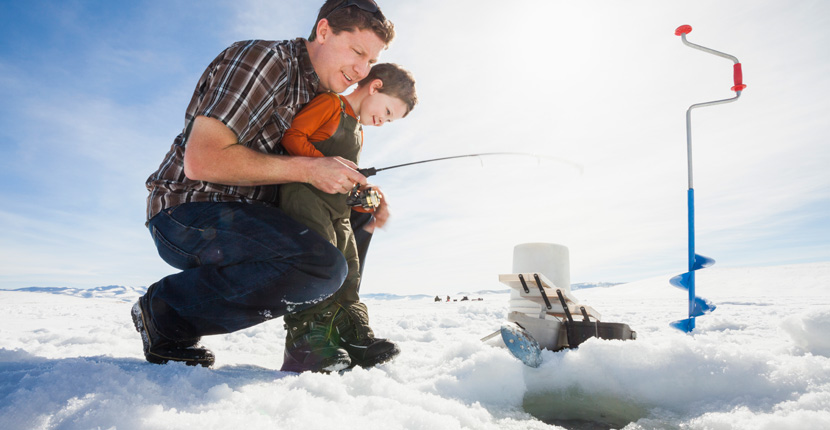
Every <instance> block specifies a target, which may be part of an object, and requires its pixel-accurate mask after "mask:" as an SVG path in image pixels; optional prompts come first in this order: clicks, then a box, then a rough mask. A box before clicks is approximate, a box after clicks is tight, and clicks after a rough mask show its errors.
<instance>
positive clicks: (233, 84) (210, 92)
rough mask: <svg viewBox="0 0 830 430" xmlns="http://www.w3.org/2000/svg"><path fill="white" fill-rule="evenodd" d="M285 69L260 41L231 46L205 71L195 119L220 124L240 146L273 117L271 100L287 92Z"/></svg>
mask: <svg viewBox="0 0 830 430" xmlns="http://www.w3.org/2000/svg"><path fill="white" fill-rule="evenodd" d="M287 69H288V66H287V64H286V62H285V60H284V59H283V58H281V56H280V55H279V53H277V52H276V51H275V50H274V49H271V48H270V47H269V46H268V45H266V44H263V43H262V41H246V42H238V43H236V44H234V45H232V46H231V47H229V48H228V49H226V50H225V51H223V52H222V53H221V54H219V56H217V57H216V59H214V61H213V63H211V65H210V66H209V67H208V69H207V70H206V71H205V74H204V76H203V78H202V80H201V82H200V86H199V88H197V91H200V92H201V93H202V97H200V100H199V101H198V105H197V106H196V109H195V115H194V116H196V115H203V116H207V117H211V118H215V119H218V120H220V121H222V122H223V123H224V124H225V125H226V126H227V127H228V128H230V129H231V130H232V131H233V132H234V133H235V134H236V137H237V139H238V140H239V142H240V143H245V142H247V141H249V140H251V139H252V138H253V135H254V134H255V133H256V132H257V131H258V130H260V129H261V128H262V127H263V125H264V124H265V122H267V121H268V119H269V117H270V116H271V114H272V113H273V100H280V99H281V97H280V94H281V92H285V91H287V87H288V86H287V85H286V82H287V79H288V76H287V75H288V73H287Z"/></svg>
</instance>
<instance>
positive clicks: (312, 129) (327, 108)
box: [281, 93, 340, 157]
mask: <svg viewBox="0 0 830 430" xmlns="http://www.w3.org/2000/svg"><path fill="white" fill-rule="evenodd" d="M339 124H340V102H339V101H338V100H337V96H336V95H334V94H332V93H323V94H320V95H318V96H317V97H315V98H314V99H312V100H311V101H310V102H309V103H308V104H307V105H305V107H303V109H302V110H301V111H299V112H297V115H295V116H294V120H293V121H292V122H291V128H289V129H288V130H286V131H285V134H283V136H282V142H281V143H282V146H283V147H284V148H285V150H286V151H287V152H288V153H289V154H291V155H303V156H307V157H324V156H325V155H324V154H323V153H322V152H320V151H319V150H318V149H317V148H316V147H314V145H313V143H314V142H320V141H323V140H326V139H328V138H329V137H331V136H332V135H333V134H334V132H335V131H337V126H338V125H339Z"/></svg>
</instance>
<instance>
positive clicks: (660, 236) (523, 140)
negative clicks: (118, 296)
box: [0, 0, 830, 295]
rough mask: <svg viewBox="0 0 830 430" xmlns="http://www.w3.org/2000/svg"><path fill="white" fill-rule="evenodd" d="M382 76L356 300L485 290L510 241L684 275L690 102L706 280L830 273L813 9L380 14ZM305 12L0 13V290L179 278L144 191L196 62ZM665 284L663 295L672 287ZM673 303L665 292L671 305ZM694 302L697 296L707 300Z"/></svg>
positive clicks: (824, 34) (87, 5) (829, 9)
mask: <svg viewBox="0 0 830 430" xmlns="http://www.w3.org/2000/svg"><path fill="white" fill-rule="evenodd" d="M380 5H381V7H382V8H383V10H384V13H385V14H386V15H387V16H388V17H389V18H390V19H391V20H392V21H394V23H395V26H396V31H397V38H396V40H395V41H394V42H393V44H392V46H391V47H390V49H389V50H388V51H385V52H384V53H383V54H382V56H381V61H389V62H396V63H399V64H401V65H403V66H405V67H406V68H408V69H409V70H411V71H412V73H413V74H414V75H415V77H416V80H417V88H418V94H419V104H418V106H417V107H416V108H415V110H414V111H413V112H412V113H411V114H410V115H409V116H408V117H407V118H406V119H403V120H401V121H397V122H396V123H393V124H390V125H387V126H385V127H382V128H379V129H373V128H371V127H369V128H367V129H366V132H365V139H366V143H365V147H364V152H363V154H362V156H361V165H362V166H363V167H384V166H389V165H394V164H400V163H405V162H409V161H416V160H422V159H428V158H435V157H444V156H451V155H462V154H471V153H481V152H498V151H510V152H522V153H532V154H539V155H540V157H538V158H534V157H521V156H504V157H482V158H480V159H479V158H469V159H462V160H456V161H445V162H436V163H429V164H423V165H419V166H413V167H406V168H400V169H395V170H389V171H385V172H381V173H379V174H378V175H377V176H376V177H374V178H372V182H373V183H375V184H377V185H378V186H380V187H381V188H382V189H383V190H384V192H385V194H386V195H387V197H388V203H389V206H390V209H391V211H392V219H391V220H390V222H389V224H388V226H387V227H386V228H385V229H384V230H382V231H379V232H377V234H376V235H375V237H374V239H373V243H372V247H371V249H370V251H369V256H368V260H367V264H366V269H365V272H364V281H363V284H362V287H361V291H363V292H369V293H391V294H447V293H453V292H457V291H459V290H460V289H461V285H462V284H463V285H464V286H465V288H466V286H468V285H469V284H470V283H471V282H472V283H473V284H474V285H480V286H481V289H490V288H499V285H500V284H499V283H498V281H497V275H498V274H499V273H510V272H511V269H512V266H511V262H512V250H513V247H514V246H515V245H516V244H520V243H526V242H550V243H558V244H562V245H566V246H568V247H569V250H570V272H571V273H570V275H571V281H572V282H575V283H577V282H627V281H634V280H638V279H644V278H649V277H652V276H662V275H665V276H667V282H668V277H671V276H673V275H674V274H678V273H681V272H683V271H685V267H686V264H687V263H686V255H687V254H686V247H687V227H686V213H687V207H686V190H687V188H688V182H687V152H686V125H685V112H686V109H687V108H688V106H689V105H691V104H694V103H699V102H705V101H711V100H719V99H725V98H729V97H732V96H733V95H734V93H733V92H732V91H730V87H731V86H732V84H733V83H732V64H731V62H730V61H728V60H726V59H723V58H719V57H716V56H713V55H710V54H706V53H703V52H700V51H696V50H693V49H690V48H688V47H686V46H684V45H683V44H682V42H681V40H680V38H679V37H677V36H675V35H674V30H675V28H677V27H678V26H679V25H682V24H689V25H692V27H693V31H692V32H691V33H690V34H689V35H688V39H689V41H691V42H693V43H697V44H700V45H703V46H707V47H709V48H713V49H716V50H719V51H723V52H726V53H729V54H732V55H734V56H736V57H738V58H739V59H740V60H741V62H742V64H743V71H744V83H746V84H747V85H748V87H747V89H746V90H745V91H744V92H743V93H742V95H741V97H740V99H739V100H738V101H736V102H734V103H730V104H727V105H723V106H716V107H709V108H705V109H698V110H695V111H694V113H693V115H692V131H693V160H694V177H695V183H694V187H695V196H696V205H695V209H696V229H697V233H696V243H697V250H698V252H699V253H701V254H703V255H707V256H709V257H712V258H714V259H715V260H717V261H718V263H717V264H718V265H719V266H722V267H742V266H758V265H764V266H767V265H776V264H788V263H805V262H818V261H828V260H830V174H828V173H827V169H826V167H825V166H826V165H828V164H830V145H828V143H827V139H828V138H827V136H828V135H830V121H828V118H830V115H828V114H830V98H828V96H829V95H830V55H828V54H827V50H826V47H827V46H828V45H830V4H828V3H827V2H824V1H819V0H816V1H806V0H799V1H784V0H777V1H773V0H763V1H756V0H738V1H730V2H719V1H696V2H680V1H658V0H649V1H640V0H630V1H623V0H616V1H611V0H601V1H584V2H569V1H561V0H517V1H514V2H510V3H509V5H508V4H506V3H504V2H496V1H490V0H464V1H452V2H446V1H440V0H423V1H418V2H402V1H385V2H383V1H382V2H381V3H380ZM319 6H320V4H318V3H317V2H310V1H307V0H302V1H300V0H292V1H265V0H243V1H236V2H220V1H212V0H207V1H199V2H195V1H192V2H191V1H179V0H172V1H171V0H165V1H152V0H148V1H134V2H128V3H126V4H124V3H119V2H105V1H65V2H50V1H39V0H34V1H26V2H22V1H4V2H3V3H2V5H0V10H2V13H0V100H2V103H0V201H1V202H2V204H0V223H1V224H2V225H3V226H4V232H3V234H2V235H0V289H12V288H21V287H28V286H42V287H81V288H90V287H97V286H103V285H126V286H147V285H150V284H152V283H153V282H156V281H157V280H158V279H160V278H161V277H163V276H166V275H168V274H171V273H174V272H175V269H173V268H171V267H169V266H167V265H166V264H165V263H164V262H163V261H162V260H161V259H160V258H159V257H158V255H157V253H156V250H155V249H154V247H153V244H152V241H151V239H150V236H149V234H148V232H147V230H146V228H145V227H144V214H145V199H146V196H147V191H146V189H145V188H144V182H145V180H146V178H147V177H148V176H149V175H150V174H151V173H152V172H153V171H154V170H156V168H157V167H158V165H159V163H160V162H161V160H162V158H163V156H164V155H165V153H166V152H167V150H168V149H169V147H170V144H171V143H172V142H173V139H174V138H175V136H176V135H177V134H178V133H179V132H181V129H182V127H183V125H184V110H185V108H186V106H187V104H188V102H189V100H190V96H191V94H192V92H193V89H194V87H195V84H196V82H197V80H198V78H199V76H200V75H201V73H202V71H203V70H204V68H205V66H207V64H208V63H209V62H210V61H211V60H212V59H213V58H214V57H215V56H216V54H218V53H219V52H220V51H221V50H222V49H224V48H225V47H226V46H228V45H229V44H231V43H232V42H234V41H238V40H246V39H269V40H283V39H292V38H295V37H305V36H307V35H308V33H309V32H310V29H311V27H312V25H313V23H314V18H315V17H316V12H317V9H318V8H319ZM678 291H679V290H678ZM679 294H682V293H679ZM704 295H705V294H704Z"/></svg>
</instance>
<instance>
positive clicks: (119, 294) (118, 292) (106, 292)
mask: <svg viewBox="0 0 830 430" xmlns="http://www.w3.org/2000/svg"><path fill="white" fill-rule="evenodd" d="M12 291H24V292H29V293H48V294H61V295H66V296H74V297H84V298H96V299H97V298H110V299H119V300H121V301H124V302H133V301H135V300H136V299H138V298H139V297H140V296H142V295H144V293H146V292H147V287H123V286H120V285H109V286H106V287H96V288H68V287H27V288H18V289H16V290H12Z"/></svg>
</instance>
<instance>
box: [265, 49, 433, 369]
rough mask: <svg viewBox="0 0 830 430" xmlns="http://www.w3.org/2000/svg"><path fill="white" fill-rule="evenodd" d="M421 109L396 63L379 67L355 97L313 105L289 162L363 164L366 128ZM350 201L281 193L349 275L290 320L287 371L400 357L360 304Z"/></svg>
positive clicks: (297, 121) (307, 192)
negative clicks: (332, 160)
mask: <svg viewBox="0 0 830 430" xmlns="http://www.w3.org/2000/svg"><path fill="white" fill-rule="evenodd" d="M416 103H417V96H416V94H415V80H414V79H413V78H412V75H411V74H410V73H409V72H407V71H406V70H404V69H403V68H401V67H400V66H398V65H396V64H378V65H375V66H373V67H372V69H371V71H370V72H369V75H368V76H366V77H365V78H364V79H363V80H361V81H360V82H358V84H357V88H356V89H355V90H354V91H353V92H352V93H350V94H348V95H345V96H340V95H338V94H336V93H332V92H328V93H323V94H320V95H318V96H317V97H315V98H314V99H313V100H312V101H311V102H309V104H308V105H306V106H305V107H304V108H303V110H302V111H300V112H299V113H297V115H296V116H295V117H294V121H293V123H292V124H291V128H289V129H288V130H286V132H285V136H284V137H283V140H282V145H283V147H284V148H285V149H286V151H287V152H288V153H289V154H291V155H300V156H310V157H325V156H328V157H331V156H339V157H342V158H344V159H346V160H349V161H352V162H353V163H355V164H357V163H358V159H359V158H360V151H361V149H362V146H363V129H362V126H364V125H365V126H377V127H380V126H382V125H383V124H385V123H387V122H392V121H394V120H397V119H400V118H403V117H405V116H407V115H408V114H409V112H410V111H411V110H412V109H413V108H414V106H415V104H416ZM346 198H347V195H345V194H328V193H325V192H323V191H320V190H318V189H316V188H314V187H311V186H308V184H303V183H292V184H287V185H283V186H282V187H281V188H280V208H281V209H282V210H283V211H284V212H285V213H286V214H287V215H288V216H290V217H292V218H293V219H295V220H297V221H299V222H301V223H303V224H305V225H307V226H308V227H309V228H311V229H312V230H313V231H315V232H317V233H318V234H320V235H321V236H323V238H324V239H326V240H328V241H329V242H331V244H332V245H335V246H336V247H337V248H338V249H339V250H340V252H342V253H343V256H344V257H345V258H346V262H347V263H348V268H349V271H348V275H347V276H346V280H345V281H344V282H343V286H342V287H341V288H340V290H338V291H337V292H336V293H335V294H334V295H332V296H331V297H330V298H328V299H326V300H324V301H322V302H320V303H319V304H317V305H315V306H314V307H312V308H309V309H307V310H305V311H302V312H299V313H296V314H291V315H286V316H285V318H284V319H285V323H286V325H285V327H286V331H287V335H286V347H285V354H284V360H283V365H282V369H281V370H283V371H292V372H302V371H305V370H311V371H320V370H322V369H330V368H337V367H342V366H338V365H339V364H343V363H348V362H351V364H352V365H359V366H364V367H371V366H374V365H375V364H378V363H382V362H384V361H388V360H390V359H392V358H393V357H395V356H396V355H397V354H398V353H399V352H400V350H399V349H398V347H397V345H395V344H394V343H392V342H390V341H388V340H386V339H380V338H375V337H374V334H373V332H372V329H371V328H370V327H369V314H368V311H367V308H366V305H365V304H363V303H361V302H360V299H359V297H358V289H359V286H360V265H359V264H360V263H359V260H358V255H357V247H356V244H355V238H354V232H353V230H352V227H351V225H350V223H349V214H350V212H351V208H350V207H349V206H348V205H347V204H346ZM332 344H333V345H332ZM295 345H310V346H311V347H310V348H308V347H306V348H296V347H295ZM334 345H337V346H340V348H342V349H339V348H335V347H332V346H334ZM344 350H345V351H346V352H347V353H348V356H345V354H343V353H342V352H343V351H344Z"/></svg>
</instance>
